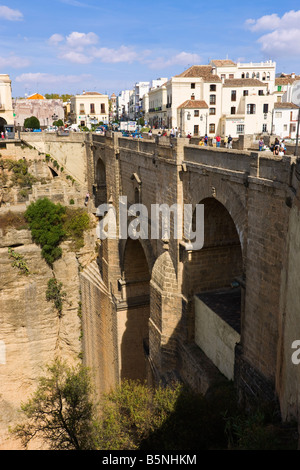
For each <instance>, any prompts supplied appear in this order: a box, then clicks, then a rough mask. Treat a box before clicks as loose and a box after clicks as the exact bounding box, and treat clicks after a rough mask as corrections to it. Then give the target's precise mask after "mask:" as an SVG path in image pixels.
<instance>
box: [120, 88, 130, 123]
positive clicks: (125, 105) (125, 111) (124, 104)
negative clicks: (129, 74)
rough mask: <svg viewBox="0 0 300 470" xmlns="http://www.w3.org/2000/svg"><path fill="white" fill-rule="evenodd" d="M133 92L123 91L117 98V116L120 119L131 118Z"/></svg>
mask: <svg viewBox="0 0 300 470" xmlns="http://www.w3.org/2000/svg"><path fill="white" fill-rule="evenodd" d="M132 93H133V90H123V91H121V92H120V93H119V95H118V96H117V116H118V119H122V118H123V119H127V118H129V101H130V96H131V95H132Z"/></svg>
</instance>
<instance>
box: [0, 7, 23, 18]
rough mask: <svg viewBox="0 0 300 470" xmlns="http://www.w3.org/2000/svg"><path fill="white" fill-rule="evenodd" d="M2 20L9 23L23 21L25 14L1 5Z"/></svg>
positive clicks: (0, 16) (0, 14) (0, 15)
mask: <svg viewBox="0 0 300 470" xmlns="http://www.w3.org/2000/svg"><path fill="white" fill-rule="evenodd" d="M0 19H4V20H8V21H20V20H22V19H23V13H21V12H20V11H19V10H12V9H11V8H9V7H7V6H5V5H0Z"/></svg>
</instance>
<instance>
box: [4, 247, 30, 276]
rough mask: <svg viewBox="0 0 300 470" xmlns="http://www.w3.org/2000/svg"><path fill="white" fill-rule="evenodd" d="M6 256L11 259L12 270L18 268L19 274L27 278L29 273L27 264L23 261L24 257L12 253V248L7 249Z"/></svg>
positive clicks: (14, 252)
mask: <svg viewBox="0 0 300 470" xmlns="http://www.w3.org/2000/svg"><path fill="white" fill-rule="evenodd" d="M8 254H9V256H10V258H13V260H14V261H13V262H12V266H13V267H14V268H18V269H19V270H20V273H21V274H25V276H28V274H30V273H29V268H28V266H27V262H26V260H25V259H24V256H23V255H21V254H20V253H17V252H16V251H14V250H13V249H12V248H8Z"/></svg>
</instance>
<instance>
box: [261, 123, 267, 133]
mask: <svg viewBox="0 0 300 470" xmlns="http://www.w3.org/2000/svg"><path fill="white" fill-rule="evenodd" d="M262 131H263V132H267V124H263V125H262Z"/></svg>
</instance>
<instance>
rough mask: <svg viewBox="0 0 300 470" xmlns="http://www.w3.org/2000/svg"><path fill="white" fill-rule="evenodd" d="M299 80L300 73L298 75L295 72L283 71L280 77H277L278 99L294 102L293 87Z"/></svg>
mask: <svg viewBox="0 0 300 470" xmlns="http://www.w3.org/2000/svg"><path fill="white" fill-rule="evenodd" d="M299 80H300V75H296V74H295V73H291V74H285V73H282V74H280V76H279V77H276V78H275V91H274V93H276V95H277V101H284V102H287V103H289V102H292V92H293V88H294V85H295V83H296V82H297V81H299ZM296 104H297V103H296Z"/></svg>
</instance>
